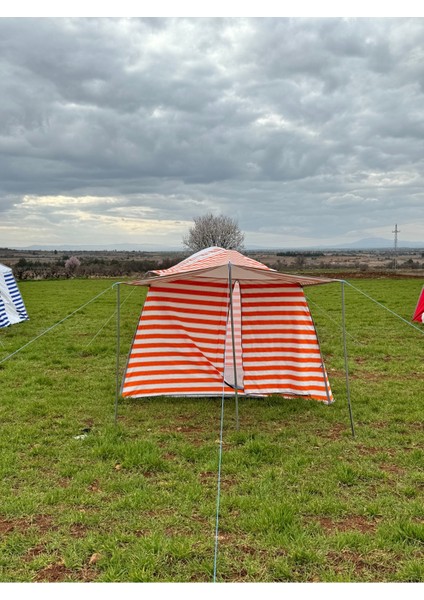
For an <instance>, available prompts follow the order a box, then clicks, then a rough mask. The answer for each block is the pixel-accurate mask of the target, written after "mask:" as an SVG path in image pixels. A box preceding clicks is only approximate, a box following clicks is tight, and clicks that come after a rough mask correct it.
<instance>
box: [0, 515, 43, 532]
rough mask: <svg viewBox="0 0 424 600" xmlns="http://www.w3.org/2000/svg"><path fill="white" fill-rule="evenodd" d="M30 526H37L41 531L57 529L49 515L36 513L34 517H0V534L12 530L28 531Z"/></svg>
mask: <svg viewBox="0 0 424 600" xmlns="http://www.w3.org/2000/svg"><path fill="white" fill-rule="evenodd" d="M30 527H36V528H37V529H39V530H40V532H41V533H43V532H46V531H51V530H52V529H55V527H54V526H53V525H52V518H51V517H49V516H48V515H34V516H33V517H27V518H17V519H1V518H0V534H1V535H4V534H8V533H11V532H12V531H26V530H27V529H29V528H30Z"/></svg>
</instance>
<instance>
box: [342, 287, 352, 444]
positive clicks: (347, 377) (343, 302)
mask: <svg viewBox="0 0 424 600" xmlns="http://www.w3.org/2000/svg"><path fill="white" fill-rule="evenodd" d="M340 283H341V286H342V323H343V349H344V363H345V374H346V394H347V405H348V408H349V418H350V428H351V430H352V436H353V437H355V427H354V425H353V416H352V407H351V404H350V388H349V366H348V358H347V344H346V319H345V292H344V284H345V282H344V281H343V280H342V281H341V282H340Z"/></svg>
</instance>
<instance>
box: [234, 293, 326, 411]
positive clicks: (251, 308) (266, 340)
mask: <svg viewBox="0 0 424 600" xmlns="http://www.w3.org/2000/svg"><path fill="white" fill-rule="evenodd" d="M242 290H243V291H242V310H243V333H242V337H243V365H244V373H245V378H244V391H245V393H246V394H252V395H266V394H272V393H279V394H283V395H293V396H308V397H311V398H314V399H315V400H319V401H323V402H332V401H333V397H332V394H331V388H330V385H329V382H328V377H327V373H326V371H325V367H324V365H323V363H322V356H321V351H320V348H319V343H318V338H317V335H316V331H315V326H314V323H313V321H312V317H311V314H310V311H309V307H308V304H307V301H306V298H305V294H304V292H303V289H302V288H301V287H300V286H298V285H281V284H268V285H266V286H263V285H257V284H256V285H253V284H246V283H244V284H243V286H242ZM324 377H325V379H324Z"/></svg>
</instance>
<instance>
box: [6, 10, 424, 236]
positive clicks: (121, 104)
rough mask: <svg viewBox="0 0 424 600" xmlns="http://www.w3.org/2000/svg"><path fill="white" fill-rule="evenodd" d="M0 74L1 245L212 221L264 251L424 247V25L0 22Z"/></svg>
mask: <svg viewBox="0 0 424 600" xmlns="http://www.w3.org/2000/svg"><path fill="white" fill-rule="evenodd" d="M0 68H1V73H2V77H1V78H0V98H1V102H0V215H3V219H4V220H3V228H2V229H1V227H2V226H1V224H0V235H1V236H2V237H3V238H4V239H6V240H7V241H8V243H10V244H12V243H13V239H12V238H13V236H16V228H15V227H14V220H16V219H23V222H24V223H27V225H28V228H30V226H31V223H32V224H33V226H34V227H36V226H39V225H40V223H42V222H43V221H44V223H45V225H46V227H45V231H48V225H49V224H52V223H55V224H60V223H61V222H63V223H64V222H65V220H67V222H68V223H72V225H73V226H74V227H77V224H78V223H80V224H81V231H82V230H83V228H84V221H85V222H86V223H88V224H90V226H92V223H93V220H94V219H95V218H96V215H98V216H104V217H105V218H106V217H107V218H108V219H110V222H109V221H108V226H109V225H110V230H108V231H107V232H106V233H105V232H104V233H103V234H101V231H100V230H96V232H95V233H96V235H99V236H100V235H103V237H105V236H106V237H107V238H108V241H110V242H111V243H113V242H115V241H117V240H115V239H112V237H111V236H112V235H113V234H112V229H113V227H112V225H113V219H121V218H123V219H125V218H126V217H125V215H127V218H130V219H133V220H134V223H136V221H137V219H140V220H145V221H151V222H152V227H153V222H154V227H155V231H158V230H159V229H160V223H161V222H163V223H165V222H166V223H167V226H166V231H167V234H168V235H169V231H170V229H169V227H170V225H169V224H170V223H172V222H173V221H175V222H176V223H179V224H182V223H185V224H187V222H189V221H190V220H191V219H192V218H193V216H197V215H200V214H202V213H205V212H210V211H214V212H222V213H225V214H228V213H231V214H232V215H235V216H236V217H237V219H238V221H239V224H240V226H241V228H242V229H243V230H245V231H246V232H247V233H248V235H247V237H248V238H249V236H250V237H251V239H252V240H253V241H254V243H261V244H264V245H265V244H266V240H271V237H270V236H274V237H273V238H272V245H274V246H275V245H276V244H278V236H279V235H281V241H280V245H284V240H285V236H287V235H289V234H290V235H291V236H292V238H293V239H292V241H293V242H295V238H296V236H298V237H299V240H301V239H302V240H310V241H311V242H313V241H315V242H316V241H319V240H320V239H333V238H334V239H336V238H341V237H343V236H346V235H349V233H352V232H355V234H356V233H357V232H360V231H363V232H364V237H367V236H368V235H369V232H370V231H375V232H377V231H379V230H380V228H381V227H386V228H387V230H388V231H390V228H391V227H392V226H393V225H394V223H395V222H398V221H400V222H401V221H402V220H403V221H404V222H405V227H406V230H407V231H409V232H410V233H409V235H410V237H411V239H414V240H415V238H416V237H417V236H420V238H421V239H423V237H424V236H423V234H422V227H423V226H424V221H421V222H419V219H417V210H419V206H420V203H422V202H423V200H424V197H423V191H422V190H423V167H424V158H423V157H424V19H422V18H408V19H406V18H400V19H399V18H396V19H384V18H360V19H342V18H322V19H317V18H313V19H312V18H310V19H307V18H294V19H292V18H243V19H233V18H211V19H208V18H202V19H195V18H187V19H186V18H174V19H168V18H146V19H139V18H130V19H121V18H72V19H68V18H38V19H35V18H19V19H14V18H1V19H0ZM28 197H29V198H30V199H31V200H28ZM55 197H61V198H62V200H61V201H60V202H59V201H57V202H54V201H52V202H50V201H49V200H46V198H55ZM37 198H38V199H39V201H37ZM87 198H90V200H89V201H87ZM43 199H44V200H43ZM111 199H113V201H112V200H111ZM70 215H71V216H70ZM0 220H1V217H0ZM116 223H117V225H118V221H116ZM408 223H410V224H411V228H410V229H409V230H408ZM412 224H414V226H412ZM97 226H98V227H100V225H97ZM418 226H421V233H420V230H419V229H418ZM7 227H10V231H12V229H13V231H14V233H13V236H12V234H10V236H9V237H8V229H7ZM134 227H135V225H134ZM64 231H65V230H64ZM180 234H181V228H180V229H178V228H177V229H176V233H175V239H177V238H180V237H181V235H180ZM69 235H70V234H69ZM73 235H74V234H73ZM73 241H76V239H75V237H74V238H73ZM0 243H1V242H0ZM270 243H271V241H270ZM2 245H4V244H2Z"/></svg>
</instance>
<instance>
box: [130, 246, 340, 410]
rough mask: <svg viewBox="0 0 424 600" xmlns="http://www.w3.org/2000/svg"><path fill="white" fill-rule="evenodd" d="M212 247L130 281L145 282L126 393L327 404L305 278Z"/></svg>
mask: <svg viewBox="0 0 424 600" xmlns="http://www.w3.org/2000/svg"><path fill="white" fill-rule="evenodd" d="M333 281H335V280H333V279H324V278H319V277H303V276H296V275H288V274H283V273H279V272H277V271H275V270H274V269H270V268H269V267H267V266H266V265H264V264H262V263H260V262H258V261H256V260H253V259H251V258H248V257H246V256H243V255H242V254H240V253H239V252H236V251H234V250H225V249H223V248H218V247H212V248H207V249H205V250H202V251H200V252H197V253H196V254H194V255H192V256H190V257H189V258H187V259H185V260H183V261H182V262H180V263H179V264H177V265H176V266H174V267H171V268H170V269H165V270H157V271H152V272H151V273H149V274H148V276H147V277H146V278H145V279H141V280H138V281H133V282H131V283H130V284H131V285H146V286H149V290H148V294H147V297H146V301H145V303H144V307H143V309H142V313H141V316H140V319H139V323H138V327H137V331H136V334H135V337H134V340H133V343H132V347H131V350H130V354H129V358H128V363H127V367H126V371H125V374H124V379H123V383H122V387H121V394H122V395H123V396H124V397H135V398H138V397H145V396H159V395H166V396H176V395H178V396H221V395H222V394H225V395H234V394H235V389H237V393H238V394H240V395H249V396H266V395H269V394H282V395H285V396H286V395H287V396H306V397H310V398H314V399H316V400H320V401H323V402H327V403H331V402H332V401H333V397H332V393H331V388H330V384H329V381H328V377H327V373H326V370H325V366H324V364H323V359H322V355H321V351H320V348H319V343H318V338H317V334H316V331H315V326H314V323H313V321H312V317H311V314H310V311H309V307H308V304H307V301H306V298H305V295H304V292H303V287H304V286H306V285H318V284H323V283H330V282H333Z"/></svg>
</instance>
